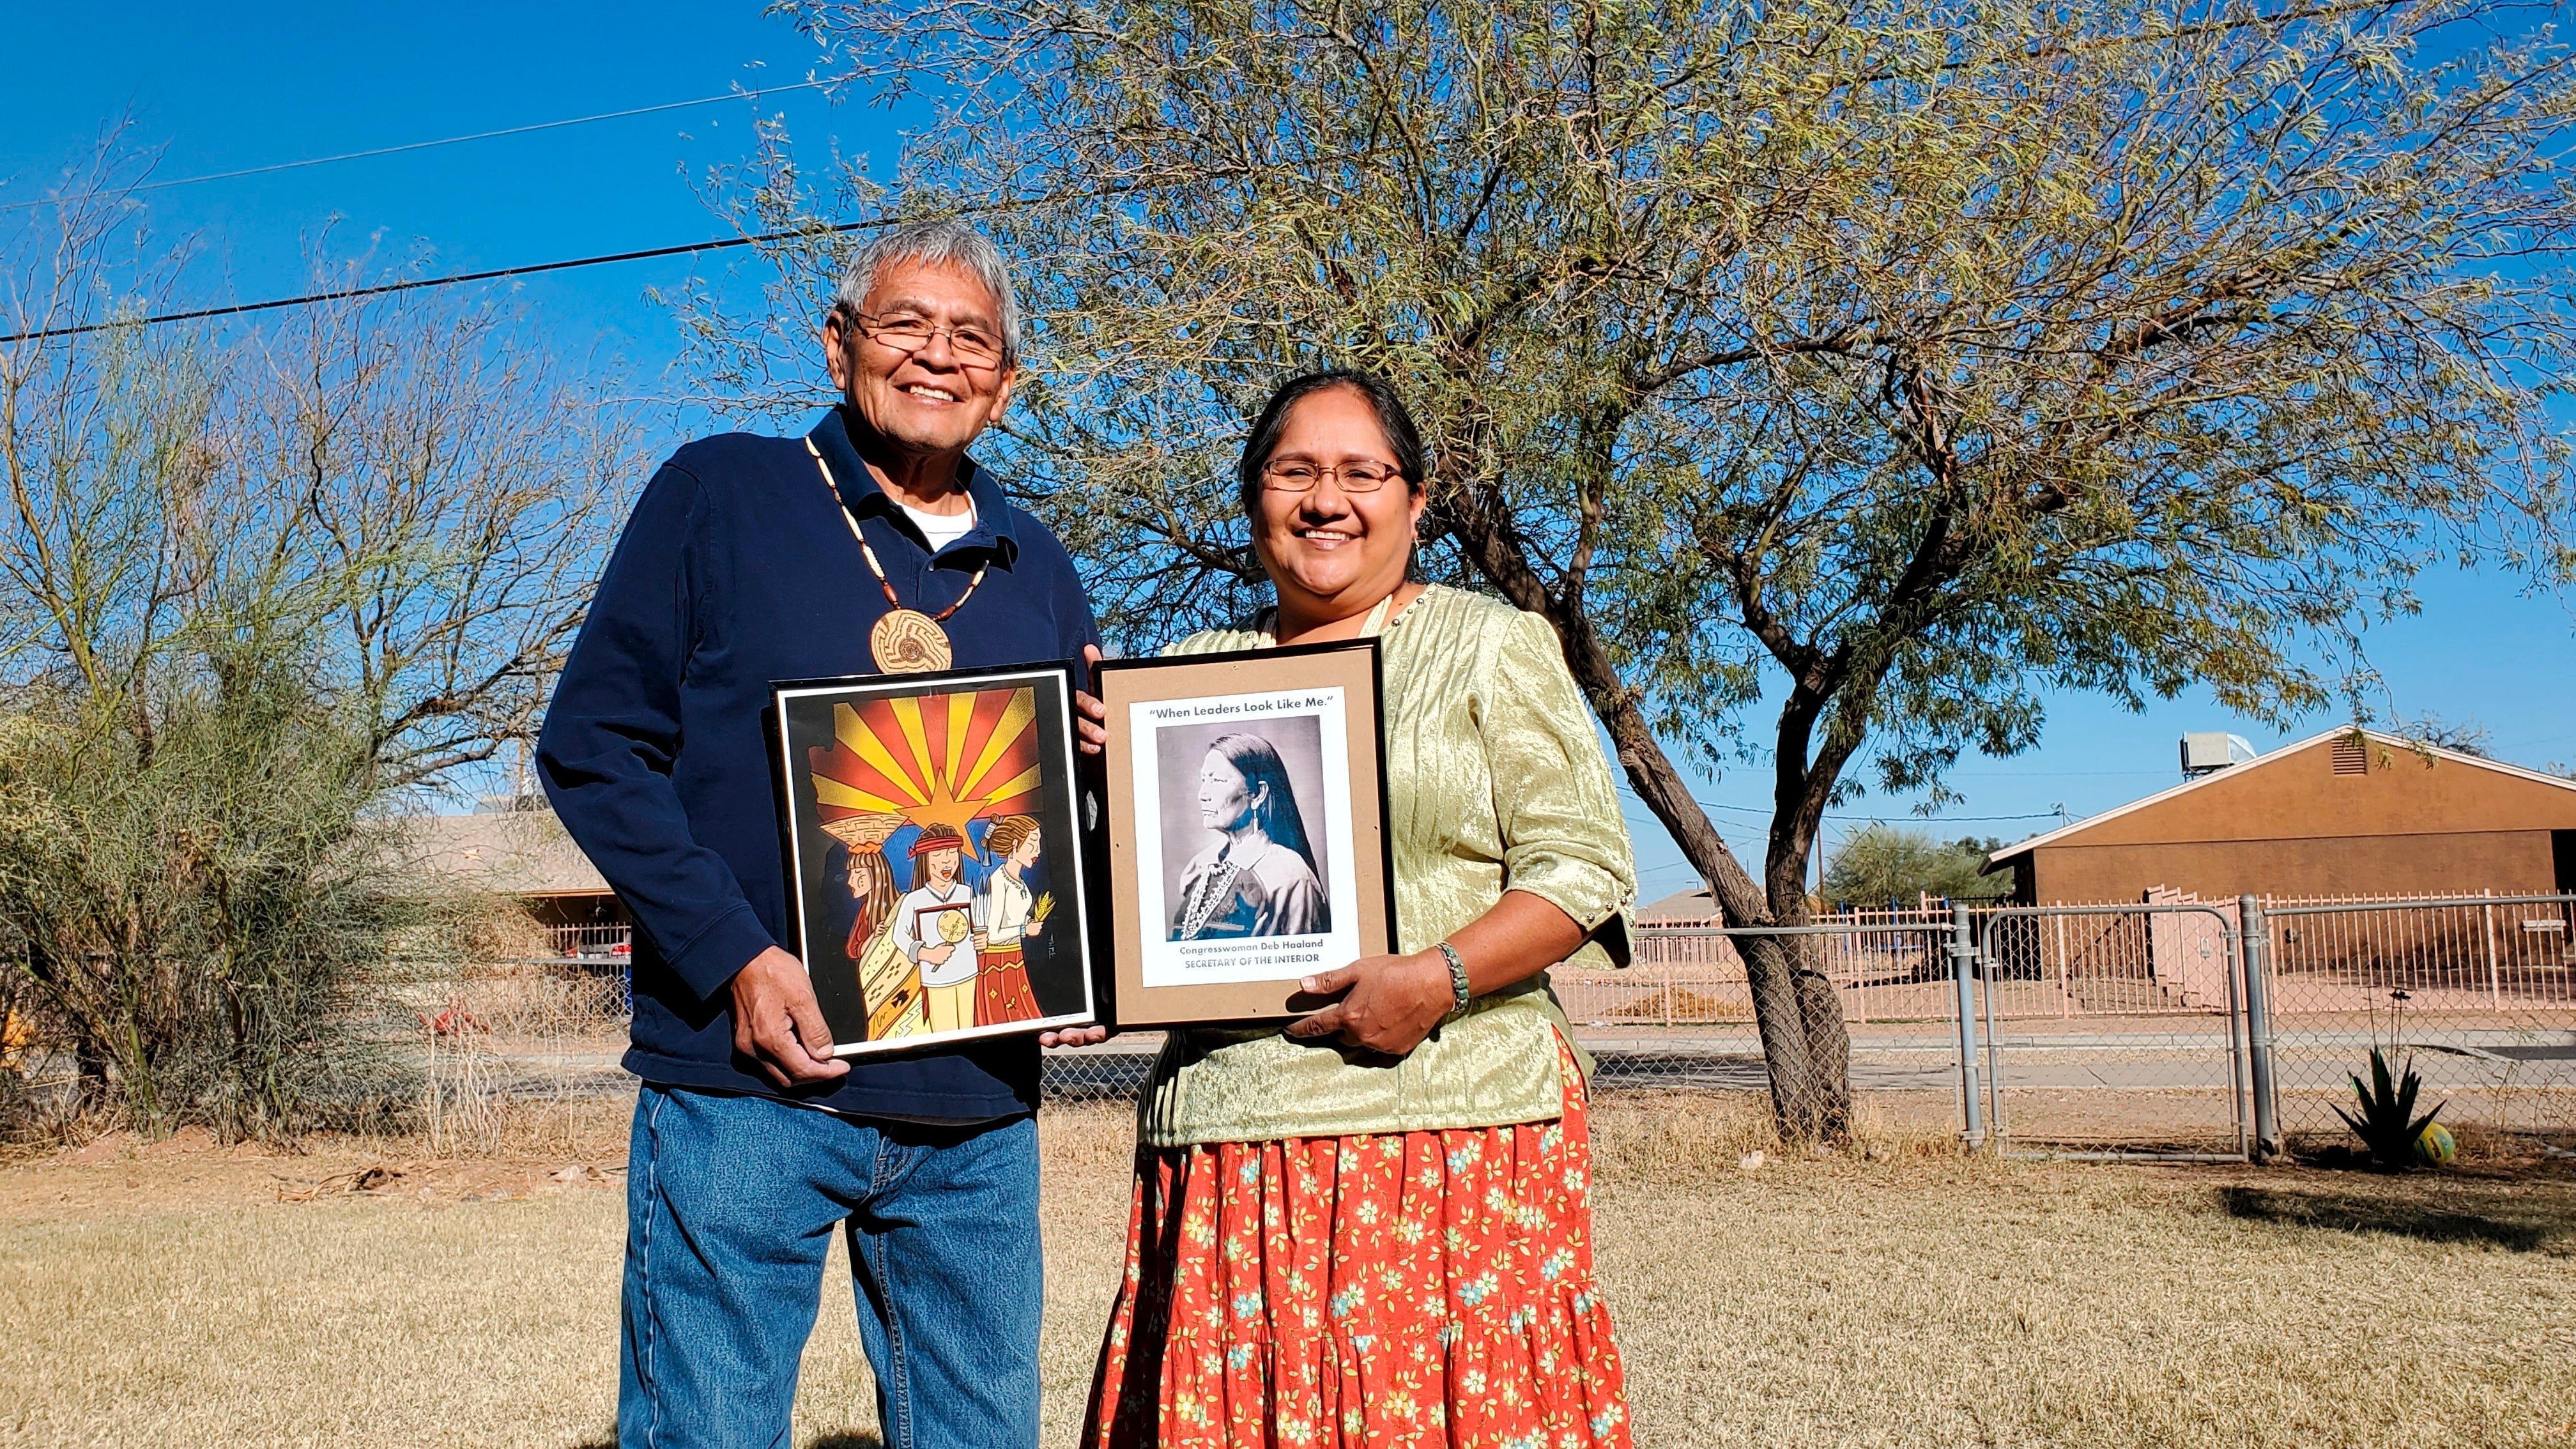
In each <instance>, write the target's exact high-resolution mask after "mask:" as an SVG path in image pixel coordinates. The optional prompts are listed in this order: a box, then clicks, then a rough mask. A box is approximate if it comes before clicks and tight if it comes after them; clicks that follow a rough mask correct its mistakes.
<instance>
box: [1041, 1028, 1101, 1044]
mask: <svg viewBox="0 0 2576 1449" xmlns="http://www.w3.org/2000/svg"><path fill="white" fill-rule="evenodd" d="M1113 1034H1114V1033H1112V1032H1111V1031H1110V1030H1109V1028H1107V1027H1105V1026H1068V1027H1066V1028H1065V1029H1064V1030H1062V1031H1042V1032H1039V1033H1038V1045H1039V1046H1042V1047H1068V1046H1098V1045H1100V1044H1101V1043H1102V1042H1105V1041H1107V1040H1109V1038H1110V1037H1111V1036H1112V1035H1113Z"/></svg>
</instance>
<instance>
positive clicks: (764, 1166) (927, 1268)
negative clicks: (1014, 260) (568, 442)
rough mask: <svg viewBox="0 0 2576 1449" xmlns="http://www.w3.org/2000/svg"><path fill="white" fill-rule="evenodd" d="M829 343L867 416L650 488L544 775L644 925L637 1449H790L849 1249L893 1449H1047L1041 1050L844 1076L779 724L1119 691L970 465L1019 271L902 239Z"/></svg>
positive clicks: (1014, 514)
mask: <svg viewBox="0 0 2576 1449" xmlns="http://www.w3.org/2000/svg"><path fill="white" fill-rule="evenodd" d="M821 343H822V350H823V355H824V365H825V367H826V369H827V370H828V371H829V372H830V374H831V378H832V382H833V384H834V385H835V386H836V387H837V388H838V389H839V391H840V394H841V401H840V403H839V404H838V405H837V406H835V407H834V408H832V409H831V410H830V411H829V412H827V413H825V414H824V415H823V416H822V418H821V419H820V420H819V421H817V422H816V423H815V425H814V427H813V429H812V430H811V431H810V432H808V433H807V434H806V435H805V436H803V437H801V438H771V437H759V436H754V435H751V434H746V433H732V434H727V435H724V436H721V437H714V438H707V439H703V440H700V441H698V442H694V443H690V444H688V445H687V446H685V447H683V448H681V449H680V450H679V451H678V452H676V453H674V454H673V455H672V456H671V459H670V461H669V462H667V463H665V464H663V465H662V468H661V470H660V471H659V472H657V473H656V474H655V475H654V477H653V480H652V482H651V483H650V484H649V485H648V486H647V487H646V488H645V490H644V494H643V497H642V498H641V499H640V500H638V502H637V503H636V506H635V513H634V516H633V517H632V518H631V519H630V520H629V521H628V523H627V525H626V532H625V535H624V536H623V537H622V538H621V539H620V540H619V542H618V545H617V551H616V553H615V555H614V556H613V557H611V559H610V560H609V564H608V571H607V573H606V574H605V575H604V576H603V577H602V578H601V580H600V583H599V590H598V593H597V595H596V596H595V597H594V598H593V600H592V602H591V608H590V615H589V619H588V621H587V622H586V623H585V624H584V625H583V628H582V632H581V638H580V640H579V642H578V643H577V644H576V645H575V646H574V648H573V652H572V657H571V660H570V662H569V663H568V664H567V665H566V667H565V669H564V674H563V679H562V681H561V683H560V684H559V685H558V686H557V687H556V690H555V698H554V703H553V707H552V708H551V709H550V710H549V711H548V713H547V716H546V724H545V730H544V733H543V735H542V736H541V737H540V739H539V741H538V751H537V757H538V764H539V768H540V770H541V771H542V774H543V778H544V781H545V787H546V793H547V795H548V796H549V797H551V798H552V800H553V802H554V806H555V811H556V813H557V814H558V815H560V816H561V817H562V818H563V822H564V824H565V826H566V827H567V828H568V829H569V830H570V831H571V832H572V835H573V838H574V840H576V841H577V842H579V843H580V845H581V847H582V849H583V850H584V851H585V852H586V853H588V855H589V856H590V858H591V860H592V862H593V863H594V864H596V865H597V866H598V867H599V870H600V873H601V874H602V875H604V876H606V877H607V878H608V882H609V884H610V885H612V886H614V887H615V888H616V890H617V893H618V895H619V897H620V898H621V899H623V900H624V901H625V903H626V906H627V908H628V910H629V911H631V912H632V913H633V915H634V917H635V924H636V936H635V951H634V984H635V992H634V996H635V1019H634V1027H633V1045H632V1048H631V1049H630V1050H629V1051H628V1052H627V1054H626V1067H627V1069H628V1070H629V1071H632V1072H633V1073H635V1075H636V1076H638V1077H639V1078H641V1079H642V1083H643V1085H642V1087H641V1089H640V1091H639V1093H638V1096H637V1101H636V1107H635V1125H634V1135H633V1142H632V1147H631V1155H630V1157H629V1159H628V1180H627V1229H626V1233H627V1236H626V1280H625V1292H624V1353H623V1371H622V1373H621V1376H620V1383H619V1390H618V1405H617V1424H618V1440H619V1442H620V1443H621V1444H623V1445H626V1446H630V1449H634V1446H646V1445H651V1446H675V1445H755V1444H756V1445H771V1444H780V1443H784V1442H785V1441H786V1438H787V1434H788V1416H789V1410H790V1408H791V1407H792V1405H793V1403H794V1399H795V1393H796V1372H797V1364H798V1361H799V1359H800V1357H801V1355H802V1353H803V1351H804V1346H805V1340H806V1338H807V1336H808V1335H809V1334H810V1333H811V1332H812V1330H813V1326H814V1317H815V1313H816V1312H817V1308H818V1304H819V1299H820V1294H821V1290H822V1280H823V1263H824V1256H825V1251H826V1249H827V1248H828V1247H829V1245H830V1242H831V1237H832V1234H833V1232H834V1230H835V1229H836V1228H838V1229H840V1230H842V1231H844V1232H845V1233H846V1234H847V1236H848V1239H849V1247H850V1263H851V1268H852V1276H853V1278H854V1283H853V1285H852V1286H853V1293H854V1296H855V1299H856V1302H857V1306H858V1322H859V1332H860V1337H861V1338H862V1340H863V1341H864V1342H865V1344H866V1347H867V1353H868V1361H869V1363H870V1365H871V1366H872V1367H873V1368H874V1369H875V1372H876V1381H877V1404H878V1412H879V1414H880V1429H881V1432H882V1433H883V1434H884V1436H885V1440H886V1442H887V1444H889V1445H892V1446H910V1445H915V1444H920V1445H947V1444H978V1445H984V1444H992V1445H1012V1444H1034V1443H1035V1442H1036V1441H1037V1389H1038V1379H1037V1347H1038V1317H1039V1308H1040V1303H1041V1296H1042V1295H1041V1287H1040V1276H1039V1263H1038V1230H1037V1192H1038V1171H1037V1156H1036V1145H1037V1131H1036V1124H1035V1121H1034V1118H1033V1115H1032V1114H1033V1113H1034V1112H1035V1110H1036V1106H1037V1090H1038V1056H1037V1048H1038V1044H1039V1043H1037V1042H1032V1041H1031V1040H1030V1039H1029V1038H1027V1037H1016V1038H1005V1039H1000V1040H982V1041H975V1042H971V1043H968V1044H965V1045H962V1046H959V1047H954V1048H950V1049H946V1050H925V1051H920V1052H912V1053H904V1054H901V1055H895V1056H876V1057H868V1058H864V1059H860V1060H856V1061H853V1060H851V1059H847V1058H841V1057H836V1056H834V1055H833V1053H832V1040H831V1035H830V1032H829V1030H828V1029H827V1028H826V1027H825V1026H824V1024H823V1017H822V1012H821V1010H820V1009H819V1007H817V1005H816V1003H815V997H814V989H813V987H812V985H811V983H810V982H809V981H808V979H807V977H806V973H805V967H804V965H803V963H801V962H799V961H798V960H797V959H796V958H795V957H794V956H793V955H791V954H789V953H788V952H787V951H786V950H785V949H784V948H783V947H782V945H781V943H782V942H784V941H786V940H787V939H788V936H787V925H788V914H787V891H788V883H787V881H786V879H785V871H784V868H783V866H782V863H781V861H780V859H779V847H778V822H777V815H776V813H775V808H774V806H773V804H772V798H773V797H772V791H771V784H770V760H769V751H768V744H767V738H766V735H765V732H764V730H763V725H762V711H763V709H765V708H766V707H767V706H768V704H769V700H770V694H769V691H770V683H771V681H773V680H780V679H814V678H823V677H829V676H837V675H849V674H876V673H881V672H903V671H913V670H922V669H944V668H952V667H953V668H987V667H998V666H1003V665H1011V664H1024V663H1031V662H1037V661H1045V660H1059V659H1075V658H1082V657H1085V656H1086V655H1089V656H1090V657H1095V658H1096V657H1097V655H1096V649H1097V646H1098V643H1099V631H1098V629H1097V627H1096V626H1095V625H1094V623H1093V621H1092V616H1091V608H1090V605H1089V604H1088V602H1086V601H1085V599H1084V597H1083V592H1082V586H1081V583H1080V581H1079V580H1078V579H1077V578H1076V577H1075V575H1074V570H1073V563H1072V560H1071V559H1069V558H1068V557H1067V556H1066V554H1065V551H1064V547H1063V545H1061V544H1060V543H1058V542H1057V541H1056V539H1055V536H1054V535H1053V534H1051V533H1049V532H1048V531H1047V529H1046V528H1045V527H1044V526H1043V525H1041V524H1040V523H1038V522H1037V520H1035V519H1033V518H1031V517H1030V516H1029V515H1028V514H1026V513H1023V512H1021V511H1020V510H1019V509H1017V508H1015V507H1013V506H1012V505H1011V503H1010V502H1009V501H1008V500H1007V499H1006V498H1005V497H1004V495H1003V492H1002V489H1001V486H1000V484H999V483H998V482H997V481H996V480H995V479H994V478H993V477H992V475H990V474H989V473H986V472H985V471H984V470H983V469H981V468H979V467H978V466H976V464H975V463H974V461H973V460H972V459H971V458H969V457H968V456H967V452H966V450H967V447H968V445H969V444H971V443H972V442H973V441H974V440H975V437H976V435H977V434H979V433H981V432H982V431H983V430H984V429H985V428H986V427H988V426H990V425H991V424H992V423H993V421H994V420H995V419H996V418H999V417H1000V416H1001V415H1002V410H1003V408H1004V407H1005V406H1006V405H1007V404H1008V403H1009V401H1010V396H1011V384H1012V382H1013V380H1014V378H1015V377H1016V376H1017V369H1018V359H1019V347H1020V311H1019V299H1018V296H1017V294H1016V293H1015V292H1014V291H1013V289H1012V286H1011V279H1010V275H1009V272H1008V270H1007V269H1006V268H1005V266H1004V264H1003V260H1002V257H1001V255H1000V253H999V252H998V251H996V250H995V248H994V246H993V244H992V243H991V242H990V241H989V240H987V239H986V238H985V237H984V236H983V235H982V234H981V233H979V232H977V231H975V230H974V229H973V228H972V227H970V226H968V225H966V224H965V223H963V222H958V221H932V222H917V223H911V224H906V225H902V226H897V227H894V228H891V229H889V230H888V231H886V232H885V233H884V234H882V235H881V236H879V237H878V238H877V239H876V240H875V241H874V242H873V243H871V244H870V245H869V246H868V247H867V248H866V249H865V250H863V251H861V252H860V253H859V254H858V255H857V257H855V258H854V259H852V261H851V262H850V264H849V266H848V268H847V269H846V271H845V272H844V274H843V276H842V279H841V284H840V288H839V290H838V292H837V294H836V296H835V297H834V299H833V301H832V303H831V306H830V309H829V311H828V312H827V314H826V315H825V317H824V319H823V323H822V328H821ZM1085 728H1086V732H1087V733H1088V732H1090V731H1091V727H1090V726H1089V725H1088V724H1087V723H1086V726H1085ZM1102 1034H1103V1033H1100V1032H1099V1031H1098V1030H1097V1029H1092V1030H1090V1031H1086V1032H1082V1033H1067V1034H1066V1036H1067V1038H1069V1039H1074V1040H1096V1039H1098V1038H1099V1036H1101V1035H1102ZM1055 1040H1056V1038H1055V1037H1054V1036H1053V1035H1052V1034H1050V1035H1049V1036H1047V1037H1044V1038H1041V1039H1040V1041H1041V1042H1045V1043H1048V1044H1052V1043H1053V1042H1054V1041H1055Z"/></svg>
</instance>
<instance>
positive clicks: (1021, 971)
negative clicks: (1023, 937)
mask: <svg viewBox="0 0 2576 1449" xmlns="http://www.w3.org/2000/svg"><path fill="white" fill-rule="evenodd" d="M1037 1019H1038V998H1037V994H1036V993H1035V992H1033V991H1031V990H1029V967H1028V957H1027V955H1026V953H1025V952H1023V951H1022V949H1021V948H1020V947H1019V946H1018V945H1016V944H1014V945H1009V946H987V947H985V948H984V951H983V954H982V955H981V956H980V957H979V958H977V965H976V968H975V1024H976V1025H977V1026H999V1025H1001V1024H1002V1023H1003V1022H1006V1021H1035V1020H1037Z"/></svg>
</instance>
